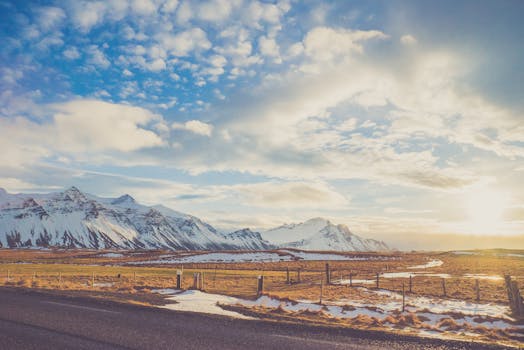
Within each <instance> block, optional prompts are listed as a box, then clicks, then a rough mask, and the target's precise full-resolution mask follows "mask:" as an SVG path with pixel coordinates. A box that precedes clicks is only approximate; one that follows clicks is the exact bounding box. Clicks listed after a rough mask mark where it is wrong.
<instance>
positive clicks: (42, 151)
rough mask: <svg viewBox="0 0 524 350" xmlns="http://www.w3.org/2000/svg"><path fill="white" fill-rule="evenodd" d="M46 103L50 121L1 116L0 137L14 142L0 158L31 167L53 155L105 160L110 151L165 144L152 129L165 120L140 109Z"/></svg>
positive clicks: (80, 102)
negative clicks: (154, 125)
mask: <svg viewBox="0 0 524 350" xmlns="http://www.w3.org/2000/svg"><path fill="white" fill-rule="evenodd" d="M43 107H44V108H46V110H47V112H48V113H51V114H52V117H51V118H50V119H48V120H47V121H42V122H40V123H35V122H32V121H30V120H28V119H25V118H22V117H19V118H13V119H1V120H0V124H1V127H0V135H1V138H0V139H3V140H4V139H9V140H10V143H9V144H10V146H9V147H8V148H9V150H10V151H9V152H6V153H4V155H3V156H2V161H6V162H9V161H11V162H13V163H12V164H15V165H16V164H19V166H27V165H29V164H32V163H35V162H36V160H37V159H44V158H46V157H49V156H51V155H53V154H55V155H60V154H68V155H71V156H72V157H73V158H74V159H76V160H86V159H89V157H91V156H93V157H94V158H95V159H96V158H98V159H99V160H101V159H103V158H104V157H106V158H107V157H108V156H109V155H110V152H132V151H136V150H139V149H143V148H150V147H160V146H163V145H164V141H163V140H162V138H161V137H160V136H158V135H157V134H156V133H155V132H153V131H152V130H150V129H148V126H149V125H150V124H151V123H154V122H159V121H161V120H162V118H161V117H160V116H159V115H156V114H153V113H151V112H149V111H147V110H145V109H142V108H139V107H132V106H127V105H120V104H113V103H107V102H102V101H97V100H74V101H71V102H67V103H59V104H53V105H48V106H43ZM102 154H103V156H102Z"/></svg>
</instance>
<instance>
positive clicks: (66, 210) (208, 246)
mask: <svg viewBox="0 0 524 350" xmlns="http://www.w3.org/2000/svg"><path fill="white" fill-rule="evenodd" d="M0 245H1V246H2V247H30V246H43V247H45V246H63V247H79V248H97V249H98V248H126V249H136V248H145V249H153V248H167V249H176V250H219V249H267V248H270V247H271V246H270V245H269V243H268V242H265V241H263V240H262V239H261V237H260V235H259V234H255V233H253V232H244V231H238V232H236V233H235V232H233V233H230V234H222V233H220V232H218V231H217V230H215V229H214V228H213V227H212V226H211V225H209V224H207V223H205V222H203V221H202V220H200V219H198V218H196V217H194V216H191V215H187V214H183V213H179V212H176V211H174V210H171V209H168V208H166V207H163V206H155V207H148V206H144V205H140V204H138V203H136V202H135V200H134V199H133V198H132V197H131V196H129V195H124V196H121V197H119V198H99V197H96V196H93V195H89V194H85V193H82V192H81V191H80V190H78V189H77V188H75V187H71V188H69V189H68V190H66V191H64V192H58V193H50V194H45V195H42V194H34V195H32V194H16V195H13V194H9V193H7V192H6V191H4V190H3V189H0Z"/></svg>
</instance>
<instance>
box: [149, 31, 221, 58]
mask: <svg viewBox="0 0 524 350" xmlns="http://www.w3.org/2000/svg"><path fill="white" fill-rule="evenodd" d="M157 39H158V41H159V42H160V44H161V45H162V47H163V48H164V49H165V50H167V51H169V52H170V53H171V54H172V55H174V56H187V55H189V54H190V53H192V52H193V51H202V50H204V51H205V50H208V49H210V48H211V42H210V41H209V40H208V38H207V35H206V32H204V31H203V30H202V29H200V28H197V27H196V28H191V29H188V30H185V31H183V32H180V33H177V34H174V35H173V34H171V33H162V34H159V35H158V36H157Z"/></svg>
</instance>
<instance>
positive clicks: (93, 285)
mask: <svg viewBox="0 0 524 350" xmlns="http://www.w3.org/2000/svg"><path fill="white" fill-rule="evenodd" d="M91 288H95V273H94V272H93V275H92V276H91Z"/></svg>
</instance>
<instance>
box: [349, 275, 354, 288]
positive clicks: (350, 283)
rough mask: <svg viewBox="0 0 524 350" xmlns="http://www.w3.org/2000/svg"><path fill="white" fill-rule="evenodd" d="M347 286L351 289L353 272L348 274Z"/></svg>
mask: <svg viewBox="0 0 524 350" xmlns="http://www.w3.org/2000/svg"><path fill="white" fill-rule="evenodd" d="M349 286H350V287H353V272H350V273H349Z"/></svg>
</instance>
